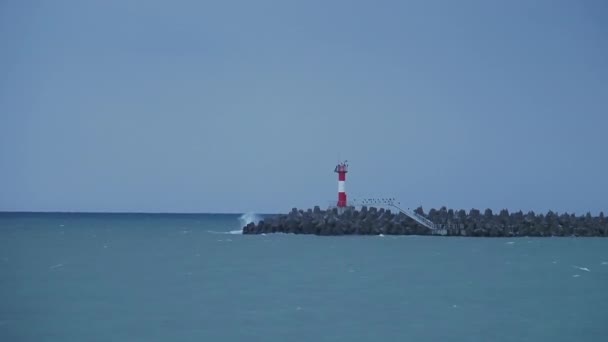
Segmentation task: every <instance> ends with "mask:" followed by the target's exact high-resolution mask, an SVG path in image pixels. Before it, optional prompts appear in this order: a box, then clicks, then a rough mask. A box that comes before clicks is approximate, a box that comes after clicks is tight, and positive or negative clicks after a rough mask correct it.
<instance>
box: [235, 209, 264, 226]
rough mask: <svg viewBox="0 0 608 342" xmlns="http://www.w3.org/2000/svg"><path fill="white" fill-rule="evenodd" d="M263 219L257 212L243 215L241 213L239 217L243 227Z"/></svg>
mask: <svg viewBox="0 0 608 342" xmlns="http://www.w3.org/2000/svg"><path fill="white" fill-rule="evenodd" d="M261 220H262V218H261V217H260V216H258V215H257V214H256V213H251V212H249V213H245V214H243V215H241V217H239V222H240V223H241V227H245V226H246V225H248V224H250V223H252V222H253V223H256V224H257V223H258V222H260V221H261Z"/></svg>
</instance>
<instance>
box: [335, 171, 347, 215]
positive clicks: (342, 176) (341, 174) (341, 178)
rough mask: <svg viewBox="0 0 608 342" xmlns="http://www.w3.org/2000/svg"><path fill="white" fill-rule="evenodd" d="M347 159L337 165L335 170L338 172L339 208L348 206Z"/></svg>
mask: <svg viewBox="0 0 608 342" xmlns="http://www.w3.org/2000/svg"><path fill="white" fill-rule="evenodd" d="M346 162H347V161H346V160H345V161H344V162H343V163H340V164H338V165H336V169H335V170H334V172H336V173H338V208H344V207H346V190H345V188H344V183H346V173H347V172H348V164H346Z"/></svg>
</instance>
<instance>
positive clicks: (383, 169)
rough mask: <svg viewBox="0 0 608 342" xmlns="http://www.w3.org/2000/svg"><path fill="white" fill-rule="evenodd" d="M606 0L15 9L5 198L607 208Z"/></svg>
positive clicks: (2, 162) (269, 208)
mask: <svg viewBox="0 0 608 342" xmlns="http://www.w3.org/2000/svg"><path fill="white" fill-rule="evenodd" d="M607 14H608V5H607V4H606V3H605V2H603V1H585V2H572V1H566V0H558V1H549V0H544V1H535V2H528V1H509V2H506V1H461V2H449V1H408V2H405V3H402V2H397V1H378V2H362V1H361V2H360V1H357V2H347V1H334V2H325V1H307V2H285V1H280V2H275V1H260V2H255V3H251V2H246V1H235V2H229V3H228V2H218V3H212V2H204V3H197V2H179V1H178V2H171V3H164V2H160V1H148V2H145V3H143V2H138V3H125V2H122V1H104V2H91V3H83V2H76V1H54V2H18V1H7V2H2V3H1V4H0V40H1V41H2V42H3V43H4V44H3V45H4V48H3V51H4V52H3V53H2V54H0V72H2V74H3V77H2V78H0V211H29V212H40V211H46V212H48V211H54V212H146V213H150V212H165V213H176V212H186V213H213V212H221V213H243V212H256V213H278V212H285V211H288V210H290V209H291V208H292V207H298V208H304V209H306V208H312V207H313V206H314V205H320V206H321V207H326V206H327V205H328V204H329V203H330V202H331V201H335V200H337V175H336V174H335V173H334V172H333V169H334V166H335V165H336V163H337V162H338V161H339V160H342V159H347V160H348V161H349V164H350V172H349V173H348V175H347V180H346V191H347V193H348V197H349V199H353V198H369V197H395V198H398V199H399V200H400V201H401V203H402V204H403V206H405V207H417V206H419V205H422V206H423V208H424V209H425V210H428V209H430V208H440V207H441V206H446V207H448V208H454V209H465V210H467V211H468V210H469V209H471V208H476V209H480V210H484V209H485V208H491V209H492V210H494V211H495V212H496V211H498V210H500V209H503V208H506V209H508V210H509V211H511V212H514V211H518V210H522V211H523V212H527V211H530V210H533V211H535V212H537V213H540V212H543V213H545V212H547V211H548V210H553V211H556V212H560V213H563V212H569V213H572V212H574V213H576V214H577V215H578V214H584V213H586V212H588V211H589V212H591V213H592V214H594V215H597V214H598V213H599V212H600V211H604V212H605V213H606V212H607V211H608V197H607V196H606V193H608V177H606V174H607V172H606V171H607V169H608V159H607V158H606V157H605V155H606V146H608V144H607V143H606V128H607V127H608V45H607V44H606V43H605V40H606V36H607V34H608V24H607V22H606V20H605V18H606V17H607V16H606V15H607Z"/></svg>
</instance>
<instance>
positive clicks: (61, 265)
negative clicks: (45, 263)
mask: <svg viewBox="0 0 608 342" xmlns="http://www.w3.org/2000/svg"><path fill="white" fill-rule="evenodd" d="M59 267H63V264H57V265H53V266H51V267H49V269H51V270H54V269H56V268H59Z"/></svg>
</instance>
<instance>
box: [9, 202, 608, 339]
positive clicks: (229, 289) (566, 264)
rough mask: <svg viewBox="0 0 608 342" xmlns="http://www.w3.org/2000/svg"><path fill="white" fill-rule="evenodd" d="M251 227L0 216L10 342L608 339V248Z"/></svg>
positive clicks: (171, 219)
mask: <svg viewBox="0 0 608 342" xmlns="http://www.w3.org/2000/svg"><path fill="white" fill-rule="evenodd" d="M239 218H240V215H219V214H218V215H213V214H201V215H165V214H7V213H4V214H0V341H79V342H80V341H286V340H287V341H292V342H295V341H535V342H536V341H568V342H571V341H608V324H606V317H608V316H607V315H608V239H605V238H604V239H602V238H534V239H533V238H516V239H505V238H501V239H490V238H456V237H421V236H385V237H380V236H348V237H317V236H303V235H282V234H277V235H264V236H262V235H260V236H243V235H238V234H235V233H236V232H234V230H238V229H239V228H240V227H241V225H242V220H239ZM231 231H233V232H232V233H230V232H231Z"/></svg>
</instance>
